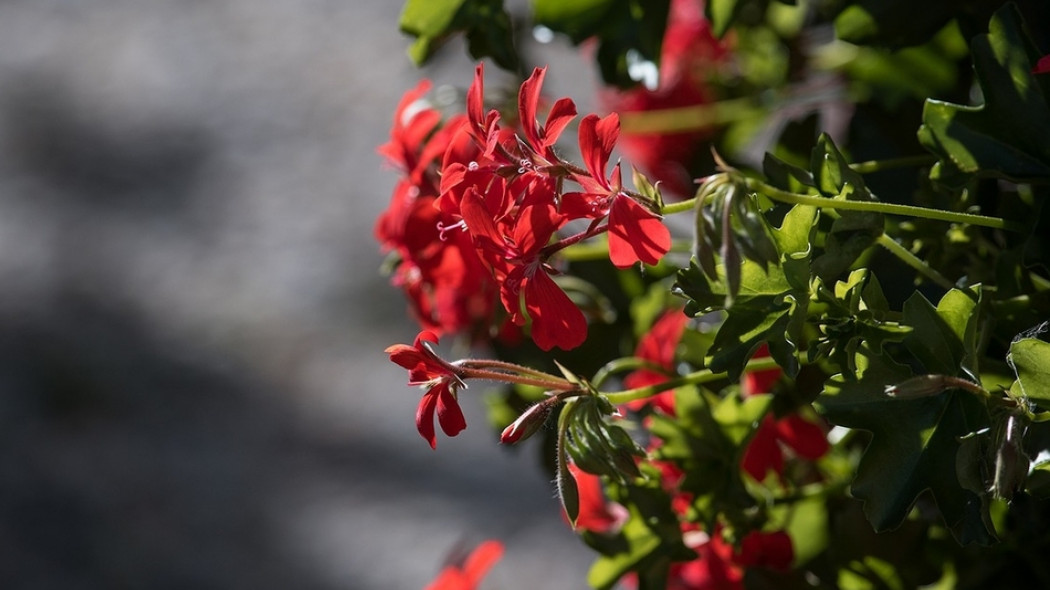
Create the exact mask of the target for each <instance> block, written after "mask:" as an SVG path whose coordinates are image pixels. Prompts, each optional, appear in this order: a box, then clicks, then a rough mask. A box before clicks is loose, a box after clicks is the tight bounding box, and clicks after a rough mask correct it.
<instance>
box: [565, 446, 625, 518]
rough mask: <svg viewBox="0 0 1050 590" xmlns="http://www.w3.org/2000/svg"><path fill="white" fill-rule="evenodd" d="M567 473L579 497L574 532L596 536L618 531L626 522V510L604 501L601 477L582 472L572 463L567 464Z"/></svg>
mask: <svg viewBox="0 0 1050 590" xmlns="http://www.w3.org/2000/svg"><path fill="white" fill-rule="evenodd" d="M569 472H571V473H572V478H573V479H575V480H576V487H577V489H578V490H579V495H580V514H579V516H577V517H576V530H581V531H591V532H592V533H598V534H605V533H611V532H615V531H617V530H619V528H620V527H621V526H622V525H623V523H624V521H625V520H627V516H628V515H627V509H626V508H624V507H623V506H621V505H619V504H616V503H613V502H608V501H607V500H606V499H605V493H604V492H603V491H602V479H601V477H599V476H597V475H594V474H592V473H587V472H586V471H583V470H582V469H580V468H579V467H576V464H575V463H572V462H569Z"/></svg>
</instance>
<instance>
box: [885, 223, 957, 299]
mask: <svg viewBox="0 0 1050 590" xmlns="http://www.w3.org/2000/svg"><path fill="white" fill-rule="evenodd" d="M878 242H879V245H880V246H882V247H883V248H886V249H887V250H889V251H890V253H891V254H893V255H894V256H896V257H897V258H899V259H900V260H901V262H903V263H904V264H907V265H908V266H910V267H912V268H914V269H915V270H917V271H919V274H921V275H922V276H924V277H926V278H928V279H930V280H931V281H933V282H934V283H936V284H937V285H938V286H939V287H942V288H944V289H946V290H948V291H951V290H952V289H953V288H955V284H954V283H952V282H951V281H949V280H948V279H947V278H945V277H944V275H942V274H941V273H939V272H937V270H936V269H934V268H933V267H931V266H930V265H928V264H926V262H925V261H924V260H923V259H921V258H919V257H918V256H916V255H914V254H912V253H911V250H908V249H907V248H905V247H904V246H902V245H900V244H899V243H897V240H894V239H893V238H891V237H889V236H887V235H886V234H881V235H880V236H879V238H878Z"/></svg>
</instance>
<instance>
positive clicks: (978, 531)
mask: <svg viewBox="0 0 1050 590" xmlns="http://www.w3.org/2000/svg"><path fill="white" fill-rule="evenodd" d="M856 362H857V368H858V374H859V379H856V380H854V379H852V378H850V377H849V376H847V375H843V374H839V375H835V376H833V377H832V378H831V379H830V380H829V381H828V383H827V385H826V386H825V390H824V393H823V394H822V395H821V396H820V398H818V404H819V405H820V406H821V407H822V408H823V412H824V413H825V415H826V416H827V417H828V419H829V420H831V421H832V422H833V423H835V424H838V425H841V426H846V427H849V428H858V429H862V430H867V431H869V432H871V433H872V438H871V443H870V444H869V445H868V448H867V449H866V450H865V452H864V455H863V457H862V458H861V462H860V465H859V466H858V468H857V476H856V479H855V480H854V482H853V486H852V493H853V495H854V496H855V497H857V498H859V499H860V500H863V501H864V514H865V515H866V516H867V518H868V520H869V521H870V522H871V524H872V525H873V526H874V527H875V529H876V530H878V531H885V530H889V529H893V528H896V527H897V526H899V525H900V524H901V523H902V522H903V521H904V519H905V517H907V515H908V513H909V511H910V510H911V507H912V505H913V504H914V502H915V501H916V499H917V498H918V496H919V495H920V494H921V493H922V492H924V491H925V490H929V491H930V492H931V493H932V494H933V497H934V499H935V500H936V502H937V506H938V508H939V509H940V512H941V514H942V516H943V517H944V520H945V523H946V524H947V526H948V527H949V528H950V529H951V531H952V533H953V534H954V535H955V537H956V538H957V539H958V540H959V541H960V542H961V543H963V544H966V543H971V542H976V543H981V544H988V543H991V542H992V541H993V540H994V531H991V530H989V529H988V528H987V527H986V525H985V522H986V519H985V516H984V514H983V512H984V506H983V504H982V501H981V498H980V497H979V496H978V495H977V494H975V493H974V492H972V491H970V490H967V489H965V488H964V487H963V486H962V485H961V484H960V482H959V479H958V477H957V475H956V465H955V461H954V460H946V458H949V457H951V458H954V457H955V456H956V454H957V453H958V452H959V450H960V443H959V441H960V439H962V437H965V436H967V435H969V434H970V433H972V432H976V431H978V430H980V429H981V428H984V427H987V426H988V416H987V411H986V409H985V407H984V404H983V402H982V401H981V400H978V399H977V398H976V397H975V396H973V395H972V394H970V393H968V392H963V391H957V390H953V391H949V392H947V393H944V394H941V395H938V396H932V397H921V398H915V399H909V400H897V399H893V398H890V397H888V396H886V394H885V393H884V391H885V387H886V386H887V385H891V384H895V383H901V382H903V381H905V380H907V379H908V378H910V377H911V376H912V375H913V373H912V371H911V370H910V369H908V368H907V367H905V366H902V365H898V364H895V363H893V361H891V360H890V359H889V358H888V357H886V356H885V355H882V354H879V353H877V352H873V351H871V350H870V349H868V348H867V347H866V346H861V347H860V349H859V350H858V355H857V360H856Z"/></svg>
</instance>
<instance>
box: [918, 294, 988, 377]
mask: <svg viewBox="0 0 1050 590" xmlns="http://www.w3.org/2000/svg"><path fill="white" fill-rule="evenodd" d="M979 297H980V295H979V291H978V290H976V289H975V290H972V291H962V290H959V289H952V290H951V291H949V292H948V293H946V294H945V295H944V297H942V298H941V301H940V303H938V304H937V307H936V308H934V307H933V306H932V305H930V302H929V301H927V300H926V298H925V297H923V296H922V295H921V294H920V293H918V292H916V293H915V294H913V295H912V296H911V297H909V298H908V300H907V301H905V302H904V324H905V325H908V326H911V327H912V328H914V330H913V331H912V332H911V334H910V335H909V336H908V337H907V338H905V340H904V344H905V346H907V347H908V350H909V351H910V352H911V353H912V354H913V355H915V358H917V359H919V361H920V362H921V363H922V365H923V367H925V369H926V372H927V373H932V374H939V375H953V376H959V377H967V378H970V379H974V380H976V376H977V375H978V372H977V369H978V368H977V366H976V358H977V352H976V346H977V322H978V314H977V310H978V303H979Z"/></svg>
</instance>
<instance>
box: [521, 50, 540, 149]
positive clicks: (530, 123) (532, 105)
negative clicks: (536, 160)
mask: <svg viewBox="0 0 1050 590" xmlns="http://www.w3.org/2000/svg"><path fill="white" fill-rule="evenodd" d="M546 75H547V68H536V69H534V70H533V71H532V75H531V76H529V79H528V80H525V81H524V82H522V84H521V90H520V92H519V93H518V119H519V120H520V123H521V127H522V130H523V131H524V132H525V138H526V139H527V140H528V142H529V145H531V146H532V147H533V148H534V149H537V150H541V149H542V147H541V145H540V143H541V142H540V131H539V123H538V122H537V120H536V110H537V109H538V108H539V104H540V89H541V88H542V87H543V78H544V76H546Z"/></svg>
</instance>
